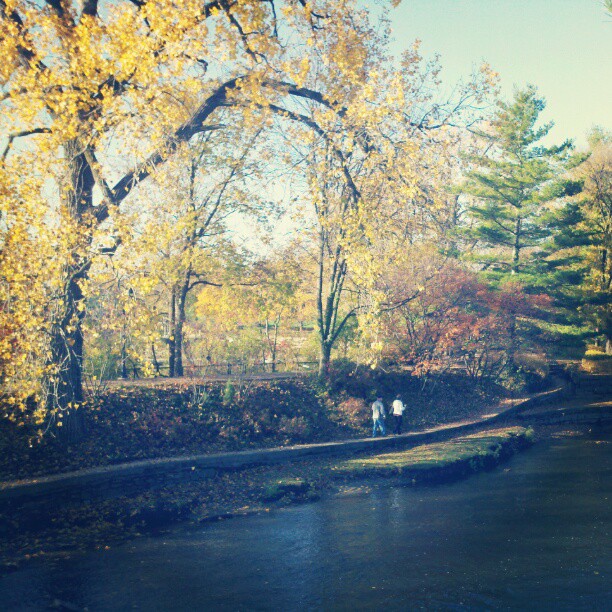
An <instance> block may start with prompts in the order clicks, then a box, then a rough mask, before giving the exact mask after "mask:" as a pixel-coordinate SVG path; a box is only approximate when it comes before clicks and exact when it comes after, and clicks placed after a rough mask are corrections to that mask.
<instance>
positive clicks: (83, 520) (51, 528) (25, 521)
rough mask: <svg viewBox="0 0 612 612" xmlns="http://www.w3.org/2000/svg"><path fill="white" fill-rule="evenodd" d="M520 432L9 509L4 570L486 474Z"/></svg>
mask: <svg viewBox="0 0 612 612" xmlns="http://www.w3.org/2000/svg"><path fill="white" fill-rule="evenodd" d="M531 438H532V432H531V431H530V430H526V429H524V428H521V427H509V428H502V429H494V430H488V431H484V432H480V433H477V434H473V435H469V436H462V437H458V438H455V439H453V440H449V441H447V442H442V443H435V444H429V445H422V446H418V447H415V448H412V449H408V450H405V451H402V452H394V453H384V454H371V455H363V456H359V457H354V458H352V459H349V460H343V459H338V458H335V459H330V458H328V459H318V460H308V461H299V462H295V463H288V464H282V465H275V466H261V467H255V468H250V469H245V470H241V471H237V472H225V473H221V474H218V475H216V476H215V477H213V478H209V479H207V480H203V481H200V482H195V483H194V482H190V483H189V484H183V485H173V486H172V487H165V488H160V489H156V490H151V491H149V492H147V493H146V494H143V495H139V496H136V497H123V498H118V499H113V500H109V501H103V502H90V503H72V504H69V505H66V506H61V507H53V506H49V505H48V504H38V505H32V506H30V507H29V508H25V509H24V508H15V509H14V511H11V510H10V508H9V509H8V510H7V511H6V512H5V513H4V514H2V515H0V535H1V536H3V537H4V539H5V540H6V546H5V547H4V549H3V550H4V552H3V553H2V556H1V557H0V561H1V562H2V563H3V564H4V567H5V569H10V567H11V566H12V565H15V564H18V563H21V562H23V561H27V560H30V559H33V558H58V557H62V556H66V555H70V554H73V553H74V552H75V551H78V550H86V549H91V548H103V547H107V546H112V545H115V544H117V543H119V542H122V541H125V540H129V539H131V538H135V537H138V536H140V535H143V534H147V533H151V532H155V531H156V530H160V529H161V530H163V529H164V528H167V527H168V526H170V525H172V524H173V523H176V522H178V521H192V522H194V523H198V522H202V521H208V520H218V519H220V518H227V517H230V516H236V515H241V514H247V513H252V512H265V511H269V510H270V509H271V508H275V507H281V506H284V505H287V504H290V503H295V502H303V501H310V500H314V499H317V498H318V497H320V496H322V495H333V494H338V493H345V492H347V491H349V490H350V491H355V490H361V489H363V488H367V487H372V486H378V485H379V484H380V483H381V482H383V483H384V484H385V485H399V486H402V485H407V486H414V485H419V484H424V483H429V482H440V481H447V480H451V479H458V478H462V477H465V476H466V475H468V474H469V473H472V472H475V471H479V470H482V469H488V468H491V467H493V466H495V465H497V464H498V463H499V462H501V461H503V460H504V459H506V458H508V457H509V456H511V455H512V454H513V453H514V452H516V451H517V450H519V449H521V448H523V447H525V446H527V445H528V444H529V443H530V442H531Z"/></svg>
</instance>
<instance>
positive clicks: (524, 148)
mask: <svg viewBox="0 0 612 612" xmlns="http://www.w3.org/2000/svg"><path fill="white" fill-rule="evenodd" d="M544 107H545V102H544V100H543V99H542V98H540V97H538V93H537V89H536V88H535V87H534V86H531V85H529V86H527V87H526V88H525V89H523V90H518V91H516V92H515V95H514V99H513V101H512V102H511V103H509V104H507V103H500V105H499V110H498V112H497V113H496V115H495V117H494V119H493V120H492V122H491V124H490V130H489V132H488V133H483V134H481V137H482V139H483V141H484V144H485V145H486V146H485V148H484V152H483V153H481V154H477V155H472V156H470V157H469V159H468V161H469V162H470V163H471V166H472V170H471V171H470V172H469V173H468V175H467V180H466V181H465V183H464V184H463V185H462V187H461V191H462V193H464V194H466V195H468V196H470V197H471V205H470V207H469V212H470V217H471V226H470V228H469V229H468V231H467V235H468V237H469V238H471V239H472V240H473V241H474V245H475V247H474V249H473V251H472V253H471V255H472V257H473V258H474V259H475V260H476V261H478V262H480V263H481V265H482V267H483V270H487V271H488V272H489V273H492V274H493V276H495V277H497V278H500V277H502V278H503V277H504V276H505V275H506V274H512V275H519V277H520V280H521V281H523V282H524V283H525V284H526V285H527V286H529V285H531V284H534V283H535V284H536V285H537V284H540V283H539V282H538V280H537V278H534V275H535V276H536V277H537V274H538V273H540V272H541V271H542V266H541V258H540V257H539V256H538V255H539V253H538V251H539V248H540V247H541V245H542V243H543V241H544V240H545V239H546V238H547V237H548V236H549V229H548V228H547V227H546V224H545V223H544V220H543V219H544V215H545V213H546V211H547V205H548V204H549V203H550V202H551V201H552V200H553V199H555V198H556V196H557V195H558V193H557V190H556V189H554V188H552V181H553V179H554V178H555V176H556V175H557V174H558V173H559V172H561V171H562V170H563V169H564V167H565V165H566V164H567V160H568V155H569V150H570V149H571V142H569V141H566V142H564V143H563V144H561V145H560V146H553V147H544V146H542V145H541V144H540V141H541V140H542V139H543V138H544V137H545V136H546V135H547V134H548V133H549V131H550V129H551V128H552V126H553V124H552V123H547V124H545V125H543V126H541V127H536V123H537V121H538V118H539V115H540V113H541V112H542V110H543V109H544ZM515 278H516V277H515Z"/></svg>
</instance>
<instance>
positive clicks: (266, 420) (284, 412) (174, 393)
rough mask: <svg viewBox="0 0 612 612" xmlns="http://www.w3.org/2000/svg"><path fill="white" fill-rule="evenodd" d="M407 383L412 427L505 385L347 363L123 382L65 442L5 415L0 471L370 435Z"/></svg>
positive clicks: (459, 415) (26, 472)
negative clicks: (379, 404) (281, 372)
mask: <svg viewBox="0 0 612 612" xmlns="http://www.w3.org/2000/svg"><path fill="white" fill-rule="evenodd" d="M397 393H401V394H402V397H403V399H404V401H405V403H406V404H407V406H408V410H407V414H406V416H405V419H404V421H405V427H404V429H405V430H409V429H420V428H423V427H426V426H431V425H435V424H438V423H445V422H451V421H455V420H461V419H465V418H467V417H470V416H473V415H479V414H483V413H486V412H488V411H490V410H491V408H492V407H493V406H494V405H495V404H496V403H497V402H498V401H499V400H500V398H501V397H502V395H503V390H502V389H501V388H498V387H488V388H486V387H478V386H475V385H473V384H472V382H471V381H470V380H469V379H467V378H465V377H462V376H459V375H446V376H440V377H438V378H436V379H435V380H433V381H430V383H429V384H428V385H427V386H426V387H425V388H423V387H422V383H421V382H420V381H419V380H417V379H415V378H413V377H411V376H409V375H407V374H402V373H389V374H381V373H373V372H372V371H371V370H370V371H368V369H365V368H364V369H363V371H355V372H353V373H350V374H349V375H346V374H345V373H342V375H341V376H338V377H337V378H336V379H332V382H331V383H330V385H329V386H327V387H325V388H322V387H320V386H319V385H318V384H317V383H316V382H315V381H314V380H311V379H294V380H277V381H249V382H242V383H241V384H240V383H238V382H230V383H222V382H210V383H207V384H203V385H197V386H195V385H190V384H189V383H187V382H185V383H177V382H173V383H168V384H161V385H160V384H159V382H157V383H156V385H155V386H151V387H147V386H137V387H136V386H134V387H130V386H127V385H126V386H124V387H121V386H118V387H113V388H112V389H108V390H107V391H105V392H104V393H103V394H102V395H101V396H100V397H99V398H98V399H97V400H96V401H95V402H90V405H88V406H85V407H83V408H82V410H84V411H85V417H86V424H87V435H86V437H85V438H84V439H83V440H82V441H80V442H78V443H74V444H71V445H68V446H66V444H65V443H64V442H60V441H59V440H58V439H57V438H56V437H55V436H54V435H53V434H54V432H53V431H49V432H47V434H46V435H45V436H44V437H43V438H42V439H41V440H38V439H37V438H36V436H35V434H36V429H35V427H34V426H33V425H32V427H28V426H27V425H25V426H16V425H14V424H11V423H9V422H6V421H5V422H3V423H2V426H1V428H0V480H4V481H7V480H15V479H21V478H27V477H30V476H39V475H43V474H53V473H58V472H64V471H71V470H77V469H81V468H86V467H94V466H104V465H110V464H116V463H122V462H126V461H134V460H140V459H147V458H159V457H171V456H178V455H185V454H198V453H218V452H223V451H236V450H244V449H253V448H264V447H274V446H283V445H291V444H303V443H309V442H322V441H329V440H338V439H343V438H356V437H365V436H369V435H370V432H371V418H370V408H369V404H370V402H371V400H372V398H373V397H374V396H376V395H377V394H382V396H383V397H384V399H385V402H386V403H387V404H389V403H390V402H391V401H392V400H393V398H394V397H395V395H396V394H397Z"/></svg>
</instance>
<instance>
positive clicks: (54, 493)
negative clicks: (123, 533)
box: [0, 387, 612, 503]
mask: <svg viewBox="0 0 612 612" xmlns="http://www.w3.org/2000/svg"><path fill="white" fill-rule="evenodd" d="M567 392H568V389H567V388H566V387H558V388H556V389H554V390H552V391H547V392H545V393H540V394H537V395H535V396H533V397H531V398H529V399H527V400H524V401H521V402H519V403H518V404H516V405H514V406H512V407H511V408H509V409H506V410H503V411H501V412H499V413H497V414H491V415H486V416H484V417H481V418H477V419H473V420H469V421H462V422H456V423H448V424H445V425H439V426H437V427H433V428H430V429H426V430H423V431H417V432H408V433H405V434H402V435H399V436H387V437H380V438H361V439H351V440H339V441H334V442H323V443H318V444H303V445H299V446H286V447H279V448H264V449H256V450H247V451H239V452H227V453H216V454H207V455H204V454H199V455H189V456H180V457H166V458H160V459H146V460H142V461H133V462H129V463H122V464H117V465H111V466H105V467H99V468H90V469H84V470H78V471H74V472H68V473H62V474H54V475H51V476H43V477H37V478H31V479H26V480H19V481H11V482H2V483H0V503H3V502H15V501H19V502H26V501H33V500H35V499H38V498H50V499H54V500H58V501H59V499H64V498H65V497H66V496H68V497H74V496H77V497H79V498H83V499H84V498H87V499H90V498H108V497H116V496H119V495H125V494H130V493H133V492H135V491H142V490H144V489H146V488H147V487H150V486H153V485H155V484H157V485H159V484H161V483H163V484H169V483H172V482H179V481H180V482H184V481H186V480H189V479H201V478H207V477H210V476H212V475H214V474H215V473H218V472H222V471H228V470H230V471H231V470H239V469H243V468H245V467H249V466H256V465H271V464H276V463H283V462H289V461H296V460H300V459H304V458H308V457H313V456H331V455H342V454H353V453H356V452H364V451H377V450H380V451H383V450H386V449H389V448H408V447H411V446H416V445H419V444H425V443H430V442H438V441H441V440H446V439H449V438H452V437H455V436H457V435H464V434H466V433H470V432H473V431H477V430H479V429H483V428H486V427H489V426H491V425H499V424H502V423H503V424H507V423H511V422H514V423H516V422H523V423H524V422H530V421H531V420H532V419H533V420H535V421H539V422H542V421H546V420H551V419H552V420H554V421H558V420H563V419H564V418H572V415H581V418H580V419H578V420H581V421H587V420H589V419H590V420H591V421H592V422H596V421H597V420H598V419H599V420H600V421H601V420H602V418H605V419H606V420H609V419H612V402H609V401H607V402H606V401H604V402H601V401H600V402H599V403H597V402H595V403H593V402H591V403H590V404H589V403H588V402H586V401H585V400H580V399H579V398H578V397H576V398H574V399H573V401H572V402H571V403H567V400H565V401H563V398H565V397H566V396H567ZM604 392H605V389H604ZM608 395H609V394H608ZM552 402H555V405H554V406H552V405H551V403H552ZM559 402H560V403H559ZM593 410H595V412H593ZM585 411H586V412H585ZM585 415H586V418H585Z"/></svg>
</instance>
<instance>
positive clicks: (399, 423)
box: [393, 414, 403, 434]
mask: <svg viewBox="0 0 612 612" xmlns="http://www.w3.org/2000/svg"><path fill="white" fill-rule="evenodd" d="M402 417H403V415H401V414H394V415H393V420H394V421H395V428H394V429H393V433H396V434H401V433H402Z"/></svg>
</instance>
